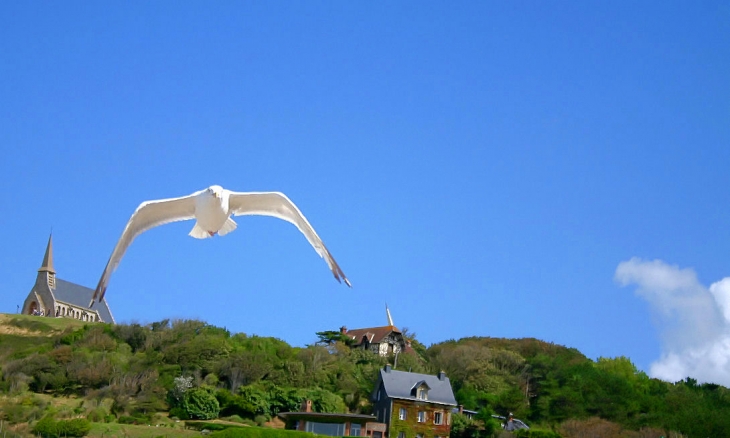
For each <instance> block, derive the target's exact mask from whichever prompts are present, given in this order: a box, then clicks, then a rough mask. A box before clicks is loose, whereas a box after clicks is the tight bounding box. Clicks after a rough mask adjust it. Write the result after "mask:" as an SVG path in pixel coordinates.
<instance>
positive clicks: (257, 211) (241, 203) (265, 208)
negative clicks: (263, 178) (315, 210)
mask: <svg viewBox="0 0 730 438" xmlns="http://www.w3.org/2000/svg"><path fill="white" fill-rule="evenodd" d="M228 193H229V198H228V206H229V208H230V212H231V213H232V214H233V215H235V216H243V215H261V216H272V217H277V218H279V219H283V220H285V221H287V222H289V223H292V224H294V225H295V226H296V227H297V228H299V231H301V232H302V234H304V236H305V237H306V238H307V240H309V243H311V244H312V246H313V247H314V249H315V251H317V254H319V255H320V257H322V258H323V259H324V261H326V262H327V266H329V267H330V269H331V270H332V274H334V276H335V279H337V281H344V282H345V284H346V285H348V286H350V287H352V285H351V284H350V280H348V279H347V277H345V273H344V272H342V269H340V266H339V265H338V264H337V262H336V261H335V259H334V257H332V254H330V252H329V251H328V250H327V247H325V246H324V242H322V239H320V238H319V236H318V235H317V233H316V232H315V231H314V228H312V226H311V225H310V224H309V222H308V221H307V219H306V218H305V217H304V215H303V214H302V212H301V211H299V209H298V208H297V206H296V205H294V203H293V202H291V201H290V200H289V198H287V197H286V195H284V194H283V193H279V192H246V193H241V192H231V191H229V192H228Z"/></svg>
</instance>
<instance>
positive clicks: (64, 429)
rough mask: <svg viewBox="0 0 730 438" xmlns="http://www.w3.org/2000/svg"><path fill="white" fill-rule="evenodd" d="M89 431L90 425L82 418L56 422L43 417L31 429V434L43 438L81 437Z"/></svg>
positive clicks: (48, 417) (50, 418)
mask: <svg viewBox="0 0 730 438" xmlns="http://www.w3.org/2000/svg"><path fill="white" fill-rule="evenodd" d="M90 430H91V423H89V421H88V420H86V419H84V418H74V419H71V420H60V421H56V420H54V419H53V418H52V417H50V416H46V417H43V418H42V419H41V420H40V421H38V422H37V423H36V424H35V426H34V427H33V433H35V434H36V435H39V436H42V437H45V438H57V437H82V436H86V434H88V433H89V431H90Z"/></svg>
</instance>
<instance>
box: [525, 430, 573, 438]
mask: <svg viewBox="0 0 730 438" xmlns="http://www.w3.org/2000/svg"><path fill="white" fill-rule="evenodd" d="M514 435H515V437H518V438H562V435H560V434H559V433H557V432H553V431H552V430H540V429H529V430H528V429H519V430H516V431H515V432H514Z"/></svg>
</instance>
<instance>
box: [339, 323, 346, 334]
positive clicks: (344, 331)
mask: <svg viewBox="0 0 730 438" xmlns="http://www.w3.org/2000/svg"><path fill="white" fill-rule="evenodd" d="M340 333H341V334H343V335H344V334H345V333H347V327H345V326H344V325H343V326H342V327H340Z"/></svg>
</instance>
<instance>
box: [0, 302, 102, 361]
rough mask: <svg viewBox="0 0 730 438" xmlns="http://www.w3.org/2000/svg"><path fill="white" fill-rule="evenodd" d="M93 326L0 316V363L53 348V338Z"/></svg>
mask: <svg viewBox="0 0 730 438" xmlns="http://www.w3.org/2000/svg"><path fill="white" fill-rule="evenodd" d="M85 324H94V323H90V322H84V321H79V320H75V319H70V318H45V317H40V316H31V315H20V314H13V313H0V362H4V361H8V360H12V359H15V358H21V357H25V356H28V355H29V354H31V353H33V352H36V351H48V350H50V349H52V348H53V342H54V340H53V338H54V336H58V335H60V334H62V333H63V332H64V331H66V330H76V329H79V328H81V327H83V326H84V325H85ZM97 324H98V323H97Z"/></svg>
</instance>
